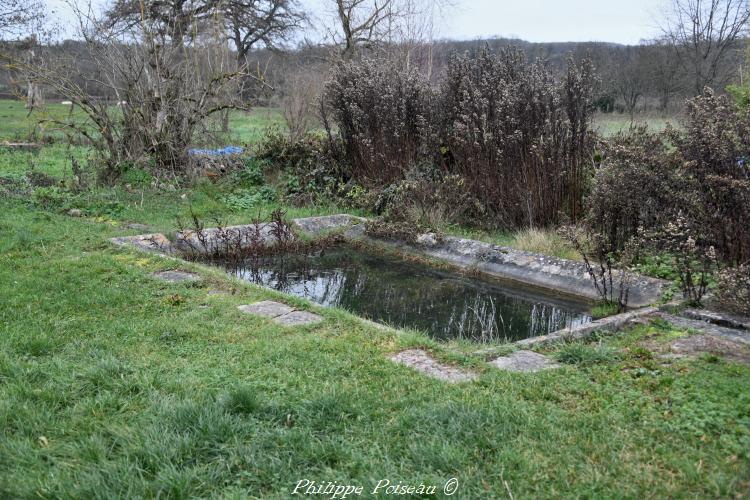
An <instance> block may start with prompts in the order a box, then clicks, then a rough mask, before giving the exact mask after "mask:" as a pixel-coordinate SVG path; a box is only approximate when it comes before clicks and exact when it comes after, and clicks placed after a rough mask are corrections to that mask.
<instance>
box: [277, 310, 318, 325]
mask: <svg viewBox="0 0 750 500" xmlns="http://www.w3.org/2000/svg"><path fill="white" fill-rule="evenodd" d="M274 321H275V322H276V323H278V324H280V325H284V326H300V325H311V324H314V323H320V322H321V321H323V318H322V317H321V316H318V315H317V314H313V313H311V312H307V311H292V312H290V313H288V314H284V315H281V316H278V317H276V318H274Z"/></svg>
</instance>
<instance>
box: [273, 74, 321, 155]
mask: <svg viewBox="0 0 750 500" xmlns="http://www.w3.org/2000/svg"><path fill="white" fill-rule="evenodd" d="M285 80H286V81H285V85H284V92H283V95H282V97H281V110H282V113H283V115H284V121H285V122H286V126H287V130H288V132H289V140H290V141H292V142H295V141H299V140H301V139H302V138H303V137H304V136H305V135H306V134H307V133H308V132H310V131H311V130H312V129H313V128H314V127H315V126H317V125H318V124H319V120H318V106H317V104H318V98H319V96H320V94H321V92H322V90H323V84H324V79H323V77H322V76H321V75H320V73H319V72H317V71H316V70H315V69H314V68H305V69H304V70H302V69H297V70H294V71H292V72H291V73H290V74H288V75H287V76H286V78H285Z"/></svg>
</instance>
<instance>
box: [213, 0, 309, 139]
mask: <svg viewBox="0 0 750 500" xmlns="http://www.w3.org/2000/svg"><path fill="white" fill-rule="evenodd" d="M220 9H221V15H222V21H223V23H224V26H225V29H226V36H227V40H228V41H229V42H230V43H231V46H232V48H233V49H234V56H235V59H236V68H237V69H238V70H242V71H245V72H250V68H249V66H250V63H249V61H248V54H249V53H250V51H252V50H254V49H257V48H259V47H260V48H276V47H278V46H279V44H280V43H283V42H286V41H288V40H289V39H290V38H291V36H292V35H293V34H294V33H295V32H296V31H297V30H298V29H300V28H302V27H303V26H304V24H305V23H306V22H307V15H306V14H305V12H304V11H303V10H302V9H301V7H300V6H299V4H298V3H297V2H296V0H223V1H221V2H220ZM266 67H267V64H266ZM254 77H255V80H256V81H258V80H264V78H265V70H261V68H260V67H257V68H255V75H254ZM245 83H246V84H247V83H248V82H245ZM249 83H251V84H252V82H249ZM253 87H254V88H255V89H256V91H257V86H255V85H253ZM237 91H239V89H238V90H237ZM221 122H222V131H224V132H227V131H228V130H229V112H228V110H227V111H225V112H223V113H222V117H221Z"/></svg>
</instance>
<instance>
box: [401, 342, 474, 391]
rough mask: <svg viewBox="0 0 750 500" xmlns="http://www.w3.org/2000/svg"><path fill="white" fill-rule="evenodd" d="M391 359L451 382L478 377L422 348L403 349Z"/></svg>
mask: <svg viewBox="0 0 750 500" xmlns="http://www.w3.org/2000/svg"><path fill="white" fill-rule="evenodd" d="M391 361H393V362H395V363H399V364H402V365H406V366H408V367H410V368H414V369H415V370H417V371H418V372H421V373H424V374H425V375H427V376H430V377H433V378H436V379H439V380H444V381H446V382H451V383H456V382H467V381H471V380H475V379H476V378H477V375H476V373H474V372H472V371H469V370H463V369H461V368H456V367H454V366H450V365H447V364H445V363H441V362H439V361H437V360H435V359H434V358H433V357H432V356H430V354H429V353H428V352H427V351H424V350H422V349H408V350H405V351H401V352H399V353H398V354H396V355H394V356H392V357H391Z"/></svg>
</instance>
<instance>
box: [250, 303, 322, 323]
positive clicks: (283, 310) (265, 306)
mask: <svg viewBox="0 0 750 500" xmlns="http://www.w3.org/2000/svg"><path fill="white" fill-rule="evenodd" d="M237 309H239V310H240V311H242V312H243V313H246V314H252V315H255V316H260V317H262V318H269V319H271V320H272V321H273V322H274V323H276V324H279V325H284V326H301V325H311V324H314V323H320V322H321V321H323V318H322V317H321V316H318V315H317V314H313V313H311V312H307V311H298V310H295V309H294V308H293V307H290V306H288V305H286V304H282V303H280V302H275V301H273V300H263V301H260V302H255V303H253V304H246V305H241V306H237Z"/></svg>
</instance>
